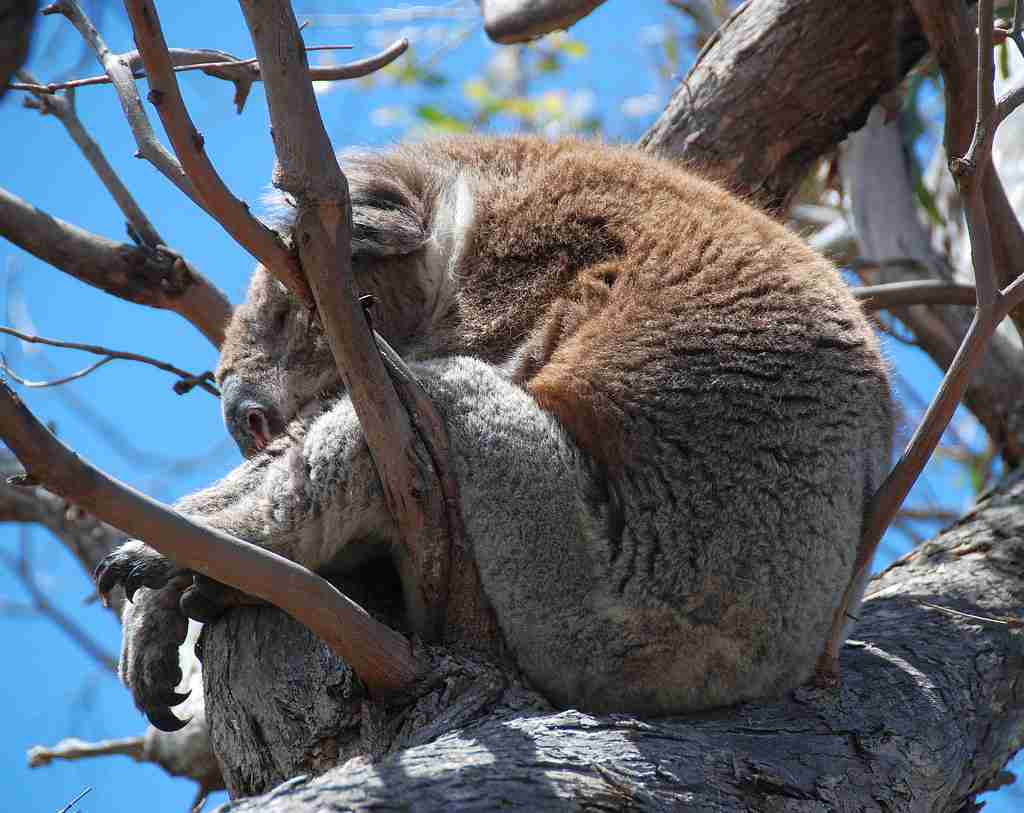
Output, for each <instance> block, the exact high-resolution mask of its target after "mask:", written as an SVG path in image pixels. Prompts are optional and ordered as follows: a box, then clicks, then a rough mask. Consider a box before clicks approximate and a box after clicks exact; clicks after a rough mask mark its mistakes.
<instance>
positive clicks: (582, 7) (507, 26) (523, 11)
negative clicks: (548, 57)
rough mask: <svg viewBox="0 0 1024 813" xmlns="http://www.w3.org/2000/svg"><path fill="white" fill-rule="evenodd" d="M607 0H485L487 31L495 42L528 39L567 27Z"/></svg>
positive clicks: (484, 16) (505, 42)
mask: <svg viewBox="0 0 1024 813" xmlns="http://www.w3.org/2000/svg"><path fill="white" fill-rule="evenodd" d="M602 3H604V0H482V2H481V3H480V13H481V14H482V15H483V18H484V31H486V32H487V36H488V37H490V38H491V39H492V40H494V41H495V42H500V43H501V44H503V45H511V44H513V43H516V42H528V41H530V40H533V39H537V37H542V36H544V34H548V33H550V32H551V31H557V30H558V29H561V28H568V27H569V26H571V25H572V24H573V23H576V22H578V21H579V20H582V19H583V18H584V17H586V16H587V15H588V14H590V12H592V11H593V10H594V9H596V8H597V7H598V6H600V5H601V4H602Z"/></svg>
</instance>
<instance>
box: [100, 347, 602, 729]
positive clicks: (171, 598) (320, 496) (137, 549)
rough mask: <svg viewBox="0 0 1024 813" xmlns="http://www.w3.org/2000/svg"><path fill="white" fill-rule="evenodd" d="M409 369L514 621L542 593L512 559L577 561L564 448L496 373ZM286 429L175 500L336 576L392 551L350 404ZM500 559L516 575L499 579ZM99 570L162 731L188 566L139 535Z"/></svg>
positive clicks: (126, 668) (549, 425) (392, 533)
mask: <svg viewBox="0 0 1024 813" xmlns="http://www.w3.org/2000/svg"><path fill="white" fill-rule="evenodd" d="M413 369H414V372H416V373H417V375H418V376H420V378H421V380H422V382H423V384H424V386H425V388H426V389H427V392H428V394H429V395H430V397H431V398H432V399H433V400H434V402H435V404H436V405H437V407H438V409H439V411H440V413H441V414H442V416H444V418H445V420H446V423H447V425H448V428H449V433H450V435H451V437H452V445H453V453H454V456H455V461H454V462H455V465H456V471H457V477H458V479H459V485H460V489H461V494H462V506H463V514H464V516H465V517H466V519H467V522H468V523H469V528H468V530H469V533H470V536H471V538H473V539H474V540H479V539H483V538H485V539H486V541H485V542H484V544H483V548H482V549H481V550H480V551H478V555H481V554H482V555H483V556H485V557H486V560H487V561H486V562H485V563H484V567H483V570H485V571H486V572H485V573H484V576H485V578H487V580H488V581H489V582H491V587H490V588H486V589H487V591H488V593H489V594H491V592H492V590H493V592H494V594H495V596H496V597H497V599H498V601H499V603H503V599H504V598H505V597H506V596H512V595H513V594H515V595H516V596H517V597H518V598H522V596H523V594H524V593H526V594H529V595H528V598H529V599H530V600H529V601H526V602H524V603H522V604H520V605H519V609H517V611H516V616H517V620H525V619H520V618H518V617H519V616H521V615H522V614H523V613H524V612H526V611H527V610H528V609H529V608H530V607H532V606H533V604H532V603H531V601H541V602H543V601H545V600H546V599H545V597H544V596H543V595H540V593H539V592H538V591H539V590H540V589H541V586H537V587H535V586H532V582H533V581H534V579H533V577H532V575H531V573H532V572H533V568H527V567H526V564H527V563H526V562H524V561H523V559H524V557H525V558H526V559H529V560H531V561H532V562H533V564H534V565H535V566H537V567H541V568H545V569H550V568H548V565H547V563H546V560H547V559H550V558H551V556H552V554H550V553H549V552H548V551H563V553H561V554H558V555H556V558H557V559H558V561H556V562H554V563H552V565H551V566H552V567H556V569H557V565H558V564H562V565H565V564H568V565H569V572H576V573H579V572H583V571H585V570H586V569H587V568H585V567H584V565H583V563H582V562H579V561H575V560H574V557H573V556H572V555H570V554H567V553H564V551H566V550H567V549H571V546H570V545H568V544H566V543H565V542H564V541H563V540H561V537H568V536H573V537H575V536H576V531H575V530H574V528H575V527H576V526H575V523H573V522H572V521H571V516H572V515H573V514H574V513H577V508H578V504H579V499H578V493H577V492H578V485H579V484H578V477H577V475H576V474H575V473H574V472H573V467H574V466H576V465H577V463H578V460H577V455H576V453H575V451H574V449H573V447H572V446H571V444H570V443H569V442H568V441H567V439H566V438H565V436H564V433H562V432H561V430H559V429H558V428H557V426H556V424H555V422H554V421H553V419H551V418H550V416H547V415H545V414H544V413H542V412H541V411H540V410H539V409H538V408H537V407H536V405H535V404H533V402H532V400H531V398H530V396H529V395H527V394H526V393H525V392H523V391H522V390H521V389H519V388H517V387H515V386H514V385H512V384H511V383H510V382H509V381H508V380H507V378H505V377H504V376H503V375H502V374H501V373H500V372H499V371H497V370H496V369H495V368H493V367H490V366H489V365H486V364H484V363H482V362H478V361H475V360H471V359H461V358H456V359H447V360H444V361H439V362H433V363H429V364H422V365H414V367H413ZM290 435H291V436H290V437H289V436H283V437H281V438H279V439H277V440H275V441H274V443H273V444H271V446H270V447H268V449H267V452H266V453H264V454H261V455H260V456H258V457H257V458H255V459H253V460H250V461H248V462H246V463H244V464H243V465H242V466H240V467H238V468H237V469H236V470H235V471H233V472H232V473H230V474H229V475H228V476H227V477H225V478H224V479H223V480H221V481H220V482H218V483H216V484H214V485H213V486H211V487H209V488H207V489H205V490H203V491H200V492H198V493H197V494H194V495H192V496H190V497H187V498H185V499H183V500H182V501H180V502H179V503H178V504H177V506H176V507H177V508H178V510H179V511H181V512H182V513H183V514H185V515H187V516H189V517H191V518H192V519H195V520H197V521H199V522H201V523H203V524H205V525H207V526H210V527H213V528H218V529H220V530H224V531H226V532H228V533H231V534H233V535H235V536H238V537H240V538H242V539H245V540H247V541H249V542H252V543H255V544H258V545H261V546H263V547H265V548H268V549H270V550H273V551H274V552H276V553H279V554H281V555H283V556H285V557H287V558H290V559H292V560H294V561H296V562H299V563H300V564H302V565H304V566H306V567H309V568H311V569H313V570H323V569H324V568H326V567H328V566H330V568H331V570H332V571H337V570H339V569H340V570H342V571H344V570H345V569H346V568H348V567H353V566H355V565H358V564H359V562H360V561H361V557H364V556H365V555H366V553H367V551H368V550H372V549H374V547H375V546H376V549H377V550H379V549H380V547H381V545H384V546H392V545H393V543H395V542H396V541H397V530H396V529H395V526H394V523H393V520H392V519H391V517H390V513H389V512H388V510H387V507H386V504H385V500H384V493H383V489H382V487H381V484H380V481H379V479H378V477H377V474H376V470H375V469H374V466H373V463H372V460H371V458H370V455H369V451H368V449H367V447H366V443H365V439H364V437H363V434H362V431H361V429H360V426H359V422H358V419H357V418H356V415H355V411H354V409H353V407H352V404H351V402H350V401H349V399H348V398H346V397H343V398H341V399H339V400H338V401H337V402H335V403H334V404H333V405H332V406H331V407H330V409H329V410H328V411H326V412H325V413H324V414H322V415H321V416H320V417H318V418H316V419H315V420H313V421H312V422H311V423H310V424H309V425H308V427H307V428H305V429H302V428H300V429H299V430H298V431H293V432H291V433H290ZM523 540H526V541H525V543H524V541H523ZM473 544H474V546H475V545H476V541H474V542H473ZM559 556H560V558H558V557H559ZM575 558H578V556H577V557H575ZM509 566H512V567H514V568H515V569H516V573H514V574H509V573H508V572H507V568H508V567H509ZM520 570H522V571H523V572H522V573H520V572H519V571H520ZM98 575H99V581H100V588H101V590H109V589H110V588H111V587H112V586H113V585H114V584H117V583H122V584H124V585H125V587H126V590H127V591H128V592H129V593H133V594H134V595H133V599H134V604H132V605H130V606H129V609H128V610H127V613H126V623H125V627H124V645H123V650H122V662H121V675H122V677H123V679H124V680H125V682H126V683H127V685H128V686H129V688H130V689H131V690H132V692H133V695H134V697H135V700H136V703H137V705H138V706H139V707H140V708H141V709H142V710H143V711H145V712H146V713H147V715H149V716H150V719H151V720H152V721H153V722H154V724H156V725H158V726H159V725H160V724H161V723H163V724H164V725H165V726H166V725H167V724H170V725H173V724H174V719H175V718H173V717H170V716H169V715H170V712H169V709H168V708H167V707H168V706H169V705H171V704H173V703H174V702H176V700H177V698H176V696H175V695H173V693H172V692H171V689H172V687H173V686H174V685H175V684H176V683H177V682H178V680H180V672H179V670H178V666H177V654H176V647H177V645H178V644H179V643H180V642H181V640H182V639H183V638H184V631H185V627H184V616H183V614H182V612H181V610H180V609H179V606H178V599H179V598H180V599H181V607H184V608H185V610H186V611H188V609H189V607H188V599H189V595H190V593H192V592H194V591H195V590H196V589H197V588H196V587H194V586H190V579H191V577H190V574H186V573H185V572H183V571H181V570H179V569H178V568H177V567H176V566H175V565H174V563H173V562H172V561H170V560H169V559H167V558H165V557H163V556H161V555H160V554H159V553H157V552H156V551H154V550H153V549H151V548H149V547H147V546H146V545H144V544H143V543H141V542H138V541H132V542H129V543H127V544H126V545H124V546H123V547H122V548H120V549H119V550H118V551H115V552H114V553H113V554H111V556H110V557H108V559H107V560H106V561H105V562H104V563H103V564H101V567H100V570H99V574H98ZM185 576H189V578H188V579H186V578H184V577H185ZM542 581H545V580H542ZM141 587H144V588H148V589H138V588H141ZM543 589H544V590H546V589H547V588H546V587H544V588H543ZM136 590H138V592H137V593H136V592H135V591H136ZM535 592H538V594H537V595H536V596H534V595H532V594H533V593H535ZM563 592H564V593H565V594H566V595H564V596H562V598H565V599H566V600H575V599H574V598H572V597H569V596H568V595H567V594H568V593H574V592H575V591H574V590H572V589H570V588H566V590H565V591H563ZM183 593H184V595H183ZM510 600H511V599H510ZM189 614H190V615H192V613H189ZM414 626H415V623H414Z"/></svg>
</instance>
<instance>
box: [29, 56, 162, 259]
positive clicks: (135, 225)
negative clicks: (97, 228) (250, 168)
mask: <svg viewBox="0 0 1024 813" xmlns="http://www.w3.org/2000/svg"><path fill="white" fill-rule="evenodd" d="M18 75H19V76H20V77H24V78H25V79H26V81H29V82H35V79H34V78H33V77H32V75H31V74H30V73H28V72H26V71H19V73H18ZM34 96H35V102H34V104H33V103H32V102H30V100H27V99H26V105H29V106H34V107H35V108H36V109H37V110H39V112H40V113H42V114H43V115H44V116H45V115H47V114H49V115H52V116H54V117H55V118H56V119H57V120H58V121H59V122H60V123H61V124H63V125H64V128H65V129H66V130H67V131H68V135H70V136H71V140H72V141H74V142H75V144H77V145H78V148H79V149H80V150H81V151H82V155H84V156H85V160H86V161H88V162H89V165H90V166H91V167H92V168H93V170H94V171H95V172H96V174H97V175H98V176H99V179H100V181H102V183H103V185H104V186H105V187H106V189H107V191H108V192H109V193H110V196H111V197H112V198H113V199H114V202H115V203H116V204H117V206H118V208H119V209H120V210H121V213H122V214H123V215H124V216H125V218H127V220H128V231H129V233H130V234H132V235H133V236H136V237H137V238H138V242H141V243H142V244H143V245H145V246H149V247H150V248H156V247H157V246H159V245H163V244H164V243H165V242H166V241H165V240H164V239H163V238H161V237H160V235H159V234H158V233H157V230H156V228H155V227H154V226H153V224H152V223H150V222H149V218H148V217H146V215H145V213H143V211H142V208H141V207H140V206H139V204H138V203H136V202H135V198H134V197H132V193H131V192H129V191H128V188H127V187H126V186H125V185H124V184H123V183H122V182H121V179H120V178H119V177H118V175H117V173H116V172H115V171H114V168H113V167H112V166H111V165H110V162H109V161H108V160H107V157H106V156H105V155H104V154H103V150H101V149H100V145H99V144H97V143H96V142H95V141H94V140H93V138H92V136H90V135H89V133H88V131H87V130H86V129H85V126H84V125H83V124H82V122H81V119H79V118H78V112H77V111H76V110H75V95H74V91H68V92H67V93H65V94H64V95H63V96H55V95H50V94H46V93H36V94H34Z"/></svg>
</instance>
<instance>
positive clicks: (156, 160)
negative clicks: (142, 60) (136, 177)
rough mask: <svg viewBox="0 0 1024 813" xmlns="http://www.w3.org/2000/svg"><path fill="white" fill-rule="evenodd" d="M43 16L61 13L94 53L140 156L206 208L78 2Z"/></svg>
mask: <svg viewBox="0 0 1024 813" xmlns="http://www.w3.org/2000/svg"><path fill="white" fill-rule="evenodd" d="M43 14H63V15H64V16H65V17H67V18H68V20H69V21H70V22H71V24H72V25H73V26H74V27H75V28H76V29H78V32H79V33H80V34H81V35H82V38H83V39H84V40H85V41H86V43H87V44H88V45H89V47H90V48H91V49H92V50H93V51H94V52H95V54H96V58H97V59H98V60H99V63H100V66H101V67H102V68H103V72H104V73H106V75H107V76H109V77H110V81H111V83H112V84H113V85H114V89H115V90H116V91H117V98H118V101H120V103H121V109H122V110H123V111H124V115H125V118H127V119H128V126H129V127H131V130H132V135H134V136H135V143H136V145H137V146H138V148H139V152H138V154H139V156H140V157H141V158H145V159H146V160H147V161H149V162H150V163H151V164H153V166H155V167H156V168H157V169H158V170H159V171H160V172H161V173H162V174H163V175H164V177H166V178H167V179H168V180H170V182H171V183H173V184H174V185H175V186H177V187H178V189H180V190H181V191H182V192H184V193H185V195H187V196H188V198H189V199H190V200H191V201H192V202H193V203H195V204H196V205H197V206H199V207H200V208H201V209H206V204H205V203H204V202H203V201H202V199H201V198H200V196H199V194H198V193H197V191H196V189H195V187H194V186H193V185H192V182H191V181H190V180H189V179H188V178H187V177H186V176H185V172H184V170H183V169H182V168H181V164H179V163H178V160H177V159H176V158H175V157H174V156H173V155H171V154H170V153H169V152H168V151H167V150H166V149H165V148H164V146H163V144H161V143H160V140H159V139H158V138H157V137H156V134H155V133H154V132H153V128H152V126H150V123H149V117H148V116H147V115H146V111H145V109H144V108H143V107H142V100H141V99H140V98H139V91H138V89H137V88H136V86H135V79H134V78H133V77H132V71H131V68H129V67H128V66H127V65H125V64H124V63H123V62H122V61H121V58H120V57H119V56H118V55H117V54H115V53H113V52H112V51H111V50H110V49H109V48H108V47H107V44H106V43H105V42H104V41H103V38H102V37H101V36H100V34H99V32H98V31H97V30H96V27H95V26H94V25H93V24H92V21H91V20H89V18H88V17H87V16H86V14H85V11H84V10H83V9H82V7H81V5H80V4H79V3H78V0H57V2H56V3H53V4H52V5H50V6H47V7H46V8H44V9H43Z"/></svg>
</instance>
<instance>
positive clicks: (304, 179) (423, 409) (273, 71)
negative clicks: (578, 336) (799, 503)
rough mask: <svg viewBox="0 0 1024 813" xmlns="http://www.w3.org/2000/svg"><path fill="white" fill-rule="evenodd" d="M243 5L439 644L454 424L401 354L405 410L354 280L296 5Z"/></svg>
mask: <svg viewBox="0 0 1024 813" xmlns="http://www.w3.org/2000/svg"><path fill="white" fill-rule="evenodd" d="M240 5H241V7H242V12H243V14H244V15H245V19H246V23H247V25H248V26H249V32H250V34H251V35H252V39H253V44H254V47H255V49H256V53H257V56H258V57H259V59H260V62H261V64H262V65H263V66H264V69H265V77H264V88H265V89H266V93H267V104H268V107H269V109H270V120H271V125H272V127H273V131H274V146H275V149H276V151H277V156H278V166H277V167H276V168H275V173H274V176H275V177H274V184H275V186H277V187H278V188H279V189H281V190H282V191H284V192H287V193H288V194H289V195H290V196H291V197H292V198H293V199H294V200H295V203H296V207H297V209H298V217H297V220H296V224H295V242H296V245H297V246H298V248H299V254H300V257H301V259H302V267H303V270H304V271H305V274H306V278H307V279H308V281H309V285H310V288H311V289H312V292H313V296H314V298H315V299H316V303H317V309H318V311H319V314H320V319H321V321H322V323H323V326H324V330H325V332H326V333H327V336H328V340H329V342H330V346H331V351H332V353H333V354H334V358H335V361H336V363H337V365H338V370H339V372H340V374H341V376H342V378H343V380H344V381H345V385H346V389H347V390H348V392H349V393H350V395H351V398H352V403H353V406H354V407H355V410H356V414H357V415H358V417H359V422H360V425H361V426H362V429H363V433H364V434H365V436H366V440H367V444H368V446H369V448H370V453H371V455H372V457H373V460H374V464H375V466H376V468H377V472H378V474H379V476H380V479H381V482H382V483H383V484H384V493H385V495H386V498H387V502H388V507H389V509H390V510H391V512H392V514H393V516H394V517H395V519H396V521H397V524H398V526H399V529H400V532H401V534H402V540H403V542H404V545H405V548H406V551H407V552H408V554H409V556H410V559H411V561H412V562H414V563H415V567H416V570H417V576H418V578H417V581H418V585H419V589H420V593H421V595H420V600H421V601H422V602H423V605H424V609H425V610H426V616H427V618H428V621H427V623H426V627H425V628H424V629H422V630H420V633H421V634H423V635H425V636H427V637H430V638H434V637H437V636H438V635H439V634H440V633H441V631H442V630H443V629H445V628H449V625H448V624H447V623H446V621H447V619H445V618H444V614H445V611H446V608H447V605H448V599H449V588H450V578H451V576H452V575H453V572H452V568H451V557H452V545H453V544H455V545H459V544H460V541H459V534H460V528H461V521H460V518H459V517H458V508H457V499H456V498H455V495H454V494H453V493H452V492H453V489H454V477H451V476H450V473H449V472H448V469H449V465H450V464H449V461H448V454H447V449H448V440H447V437H446V436H445V432H444V426H443V424H442V422H441V421H440V419H439V418H438V416H437V415H436V414H435V412H434V409H433V407H432V405H431V404H430V402H429V400H428V399H427V398H426V397H425V396H423V397H417V396H422V393H418V392H417V391H416V387H417V384H416V381H415V378H414V377H413V376H412V374H411V373H410V372H409V371H408V370H406V369H404V368H403V369H399V367H400V366H403V365H402V362H401V360H400V359H399V358H398V357H397V356H396V355H393V354H392V356H391V357H392V365H391V366H392V370H393V372H394V374H395V375H396V379H397V383H401V384H402V385H403V392H405V393H406V395H407V400H409V403H407V404H406V405H403V402H402V399H401V398H400V397H399V393H398V392H397V391H396V386H395V383H393V382H392V378H391V376H390V375H389V371H388V368H387V366H386V365H385V363H384V360H383V359H382V358H381V356H380V354H379V353H378V351H377V345H376V343H375V339H374V334H373V331H372V330H371V329H370V327H369V325H368V324H367V320H366V319H365V317H364V314H363V309H362V307H361V305H360V303H359V300H358V296H357V292H356V290H355V285H354V282H353V278H352V268H351V249H350V247H349V243H350V240H351V229H352V225H351V220H352V213H351V206H350V201H349V195H348V182H347V181H346V179H345V176H344V174H343V173H342V171H341V168H340V167H339V166H338V162H337V159H336V157H335V154H334V149H333V147H332V146H331V142H330V140H329V138H328V137H327V133H326V131H325V129H324V126H323V122H322V120H321V117H320V111H319V108H318V105H317V101H316V96H315V94H314V93H313V88H312V86H311V84H310V82H309V80H308V78H307V73H306V70H305V69H304V68H305V61H306V54H305V51H304V49H303V47H302V40H301V37H300V33H299V26H298V23H297V22H296V20H295V15H294V13H293V12H292V8H291V4H290V3H289V2H287V0H269V2H268V1H267V0H264V1H263V2H259V3H256V2H252V0H241V3H240ZM403 367H404V366H403ZM424 451H425V452H426V453H425V454H424ZM470 571H472V565H471V563H467V566H466V567H465V568H463V569H462V570H461V571H460V576H465V574H466V572H470ZM464 587H465V588H466V589H465V591H464V592H466V593H472V592H473V586H472V585H465V586H464ZM460 592H463V591H462V590H460ZM465 622H466V623H468V624H470V625H472V626H473V627H474V628H475V630H476V632H480V631H481V628H482V627H486V624H483V625H481V624H478V623H477V620H475V619H472V618H468V619H465ZM470 635H472V633H470ZM467 637H468V636H467ZM474 637H475V636H474Z"/></svg>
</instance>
